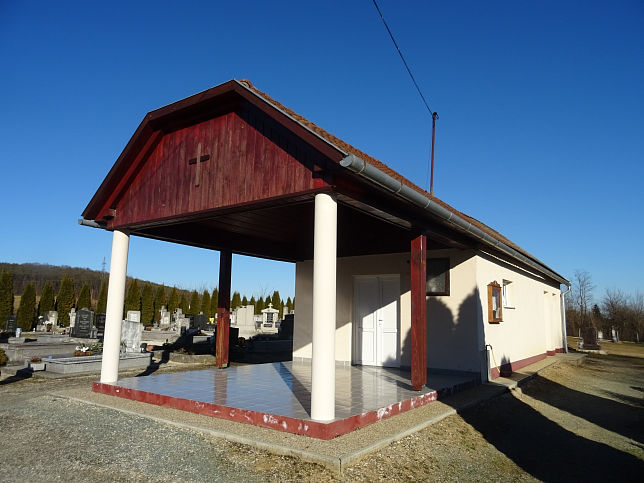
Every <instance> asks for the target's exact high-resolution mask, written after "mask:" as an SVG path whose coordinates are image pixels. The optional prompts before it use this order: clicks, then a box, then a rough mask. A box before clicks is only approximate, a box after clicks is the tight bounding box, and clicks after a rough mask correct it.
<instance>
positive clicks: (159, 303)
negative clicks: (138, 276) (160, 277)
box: [154, 285, 168, 320]
mask: <svg viewBox="0 0 644 483" xmlns="http://www.w3.org/2000/svg"><path fill="white" fill-rule="evenodd" d="M167 304H168V301H167V299H166V298H165V286H163V285H159V286H158V287H157V290H156V292H155V293H154V318H155V319H159V320H161V319H160V317H161V312H160V310H161V307H163V306H164V305H165V306H166V309H167V308H168V306H167Z"/></svg>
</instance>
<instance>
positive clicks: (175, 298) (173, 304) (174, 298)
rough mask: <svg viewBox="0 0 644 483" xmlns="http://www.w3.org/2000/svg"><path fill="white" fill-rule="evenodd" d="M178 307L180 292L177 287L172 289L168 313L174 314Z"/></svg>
mask: <svg viewBox="0 0 644 483" xmlns="http://www.w3.org/2000/svg"><path fill="white" fill-rule="evenodd" d="M177 307H179V292H177V287H172V290H171V291H170V298H169V299H168V312H170V313H171V314H172V313H174V309H176V308H177Z"/></svg>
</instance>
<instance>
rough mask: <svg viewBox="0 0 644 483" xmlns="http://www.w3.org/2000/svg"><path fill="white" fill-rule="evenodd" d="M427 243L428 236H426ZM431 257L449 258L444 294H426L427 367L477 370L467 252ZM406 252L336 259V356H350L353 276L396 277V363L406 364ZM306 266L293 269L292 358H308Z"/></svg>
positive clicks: (471, 263)
mask: <svg viewBox="0 0 644 483" xmlns="http://www.w3.org/2000/svg"><path fill="white" fill-rule="evenodd" d="M430 243H431V240H430ZM429 256H431V257H449V258H450V261H451V267H452V268H451V270H450V287H451V289H450V295H449V296H432V297H428V298H427V318H428V321H429V322H428V329H427V361H428V366H429V367H431V368H439V369H451V370H461V371H475V372H478V371H479V370H480V349H481V348H482V343H481V340H482V336H481V335H480V331H479V328H478V327H479V326H480V324H481V322H480V320H481V318H480V314H478V313H477V310H478V308H479V305H480V304H479V303H478V298H477V297H478V295H477V294H476V282H475V280H476V278H475V273H474V271H475V268H476V264H475V260H474V252H473V251H456V250H449V251H448V250H430V251H429ZM409 258H410V255H409V254H408V253H401V254H389V255H371V256H364V257H348V258H340V259H338V264H337V306H336V327H337V330H336V342H335V343H336V354H335V358H336V361H342V362H344V363H350V362H351V360H352V352H351V351H352V336H353V334H352V322H353V316H354V314H353V280H354V276H359V275H389V274H398V275H399V276H400V300H399V303H400V355H401V360H400V364H401V366H403V367H409V366H410V365H411V353H410V346H411V340H410V338H411V294H410V278H411V275H410V264H409ZM312 270H313V265H312V263H311V262H310V261H305V262H299V263H297V264H296V269H295V277H296V280H295V299H296V303H297V307H296V310H295V325H294V335H293V357H296V358H297V357H302V358H305V359H310V358H311V332H312V323H311V320H312V300H311V294H312V285H311V284H312Z"/></svg>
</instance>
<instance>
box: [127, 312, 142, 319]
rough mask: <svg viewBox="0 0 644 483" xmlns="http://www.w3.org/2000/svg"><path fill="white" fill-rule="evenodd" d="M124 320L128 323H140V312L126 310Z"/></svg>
mask: <svg viewBox="0 0 644 483" xmlns="http://www.w3.org/2000/svg"><path fill="white" fill-rule="evenodd" d="M126 319H127V320H129V321H130V322H141V311H139V310H128V311H127V317H126Z"/></svg>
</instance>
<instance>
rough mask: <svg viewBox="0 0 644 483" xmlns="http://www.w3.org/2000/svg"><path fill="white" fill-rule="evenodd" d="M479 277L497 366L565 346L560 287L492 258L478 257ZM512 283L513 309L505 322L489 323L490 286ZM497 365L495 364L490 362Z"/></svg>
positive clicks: (485, 325)
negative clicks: (504, 282) (495, 283)
mask: <svg viewBox="0 0 644 483" xmlns="http://www.w3.org/2000/svg"><path fill="white" fill-rule="evenodd" d="M476 278H477V285H478V291H479V293H480V294H481V306H480V309H481V312H482V315H483V329H484V335H485V341H484V343H483V344H490V345H492V348H493V352H494V358H495V360H496V364H497V365H501V364H504V363H507V362H517V361H521V360H524V359H527V358H529V357H534V356H538V355H542V354H545V353H546V352H547V351H553V350H555V349H559V348H561V347H563V336H562V328H561V311H560V309H559V300H560V290H559V287H558V285H556V284H551V283H548V282H546V281H545V280H544V279H543V278H542V277H539V276H537V275H534V274H532V273H529V272H527V271H525V270H523V269H521V268H518V267H515V266H513V265H511V264H509V263H506V262H503V261H500V260H498V259H496V258H494V257H493V256H491V255H488V254H485V253H479V255H478V256H477V257H476ZM503 280H510V281H511V282H512V283H511V284H510V295H511V298H510V306H512V308H508V307H503V314H502V317H503V321H502V322H500V323H498V324H490V323H488V305H487V304H488V301H487V285H488V284H489V283H491V282H493V281H496V282H498V283H499V285H503ZM490 363H491V365H492V366H493V365H494V361H492V360H491V361H490Z"/></svg>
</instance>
